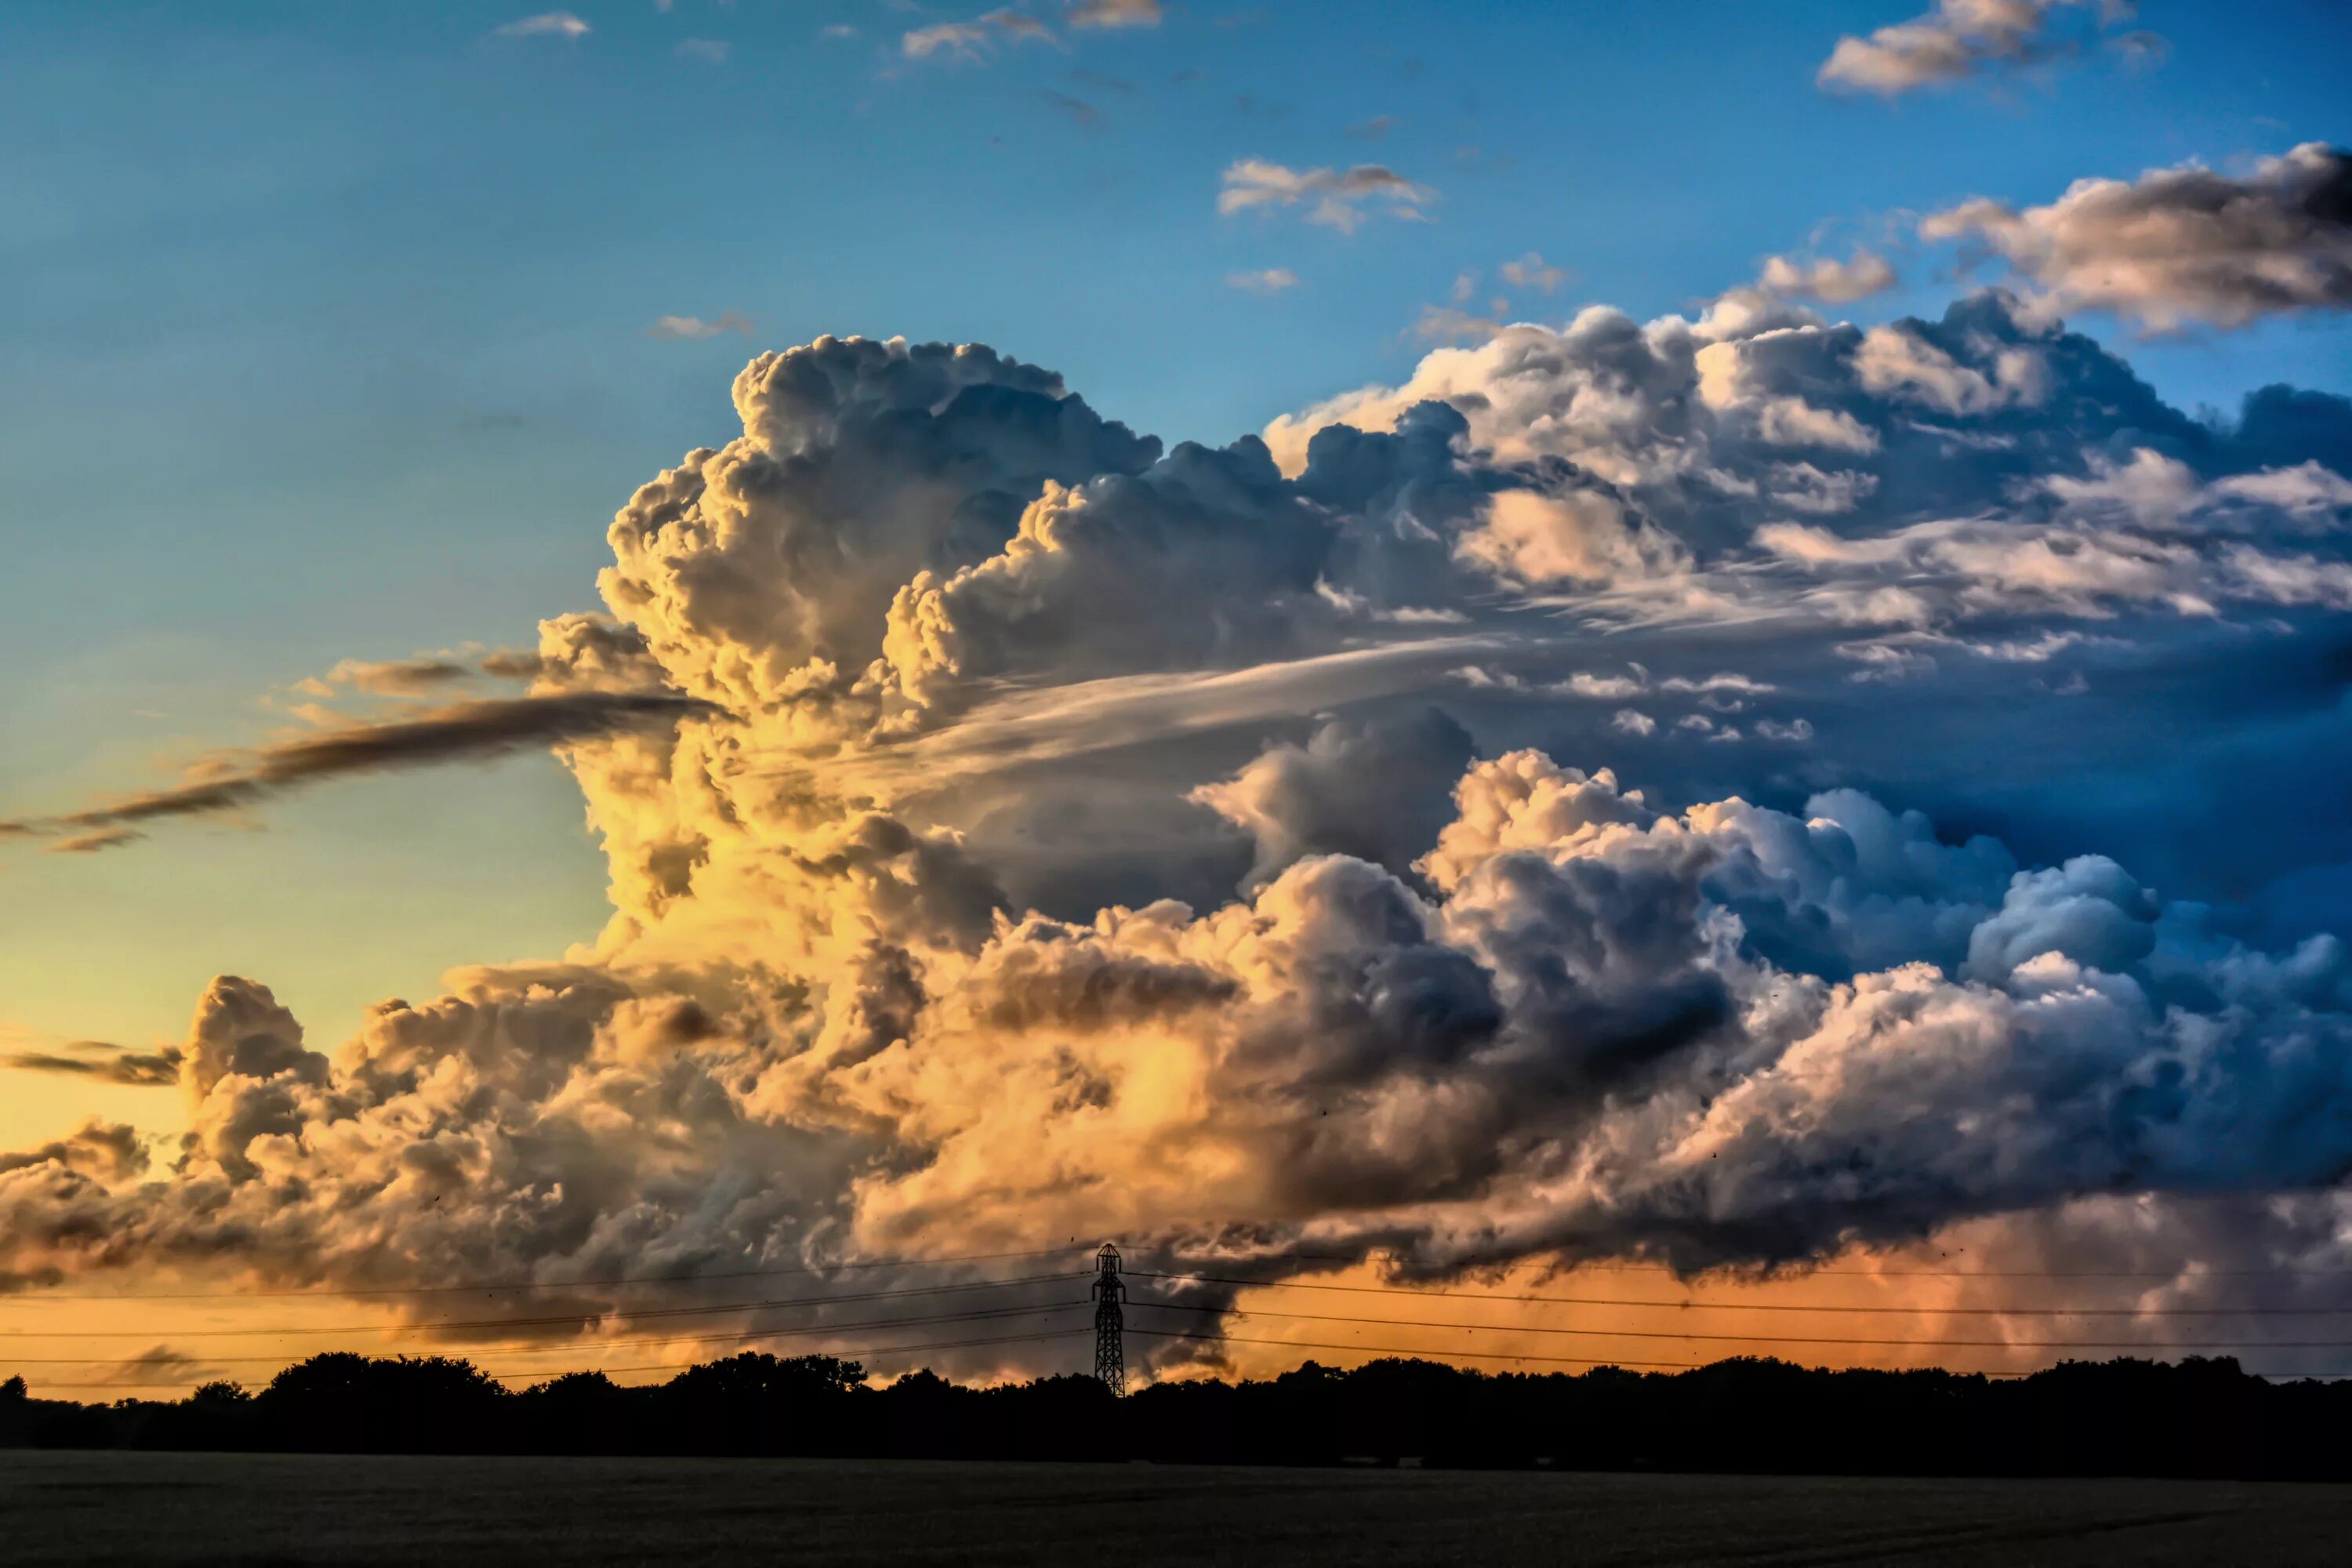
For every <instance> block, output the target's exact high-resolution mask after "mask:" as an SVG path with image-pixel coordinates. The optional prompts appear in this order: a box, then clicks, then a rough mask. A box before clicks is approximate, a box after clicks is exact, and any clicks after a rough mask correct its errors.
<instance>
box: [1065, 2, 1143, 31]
mask: <svg viewBox="0 0 2352 1568" xmlns="http://www.w3.org/2000/svg"><path fill="white" fill-rule="evenodd" d="M1067 15H1068V19H1069V24H1070V26H1073V27H1156V26H1160V0H1070V6H1069V11H1068V13H1067Z"/></svg>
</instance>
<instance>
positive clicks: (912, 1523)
mask: <svg viewBox="0 0 2352 1568" xmlns="http://www.w3.org/2000/svg"><path fill="white" fill-rule="evenodd" d="M2347 1542H2352V1488H2341V1487H2290V1486H2240V1485H2234V1484H2231V1483H2227V1482H2203V1481H2192V1482H2172V1481H1969V1480H1843V1479H1828V1480H1824V1479H1801V1478H1800V1479H1790V1478H1775V1477H1751V1476H1666V1475H1639V1476H1617V1475H1565V1474H1557V1475H1556V1474H1550V1473H1533V1474H1528V1473H1519V1474H1486V1473H1465V1472H1447V1471H1431V1470H1379V1471H1375V1470H1282V1469H1226V1468H1174V1467H1171V1468H1161V1467H1157V1466H1144V1465H1102V1466H1081V1465H984V1464H956V1463H898V1464H881V1463H868V1462H862V1461H844V1460H824V1459H515V1458H349V1457H342V1456H336V1457H307V1456H292V1455H278V1454H268V1455H238V1454H82V1453H36V1452H26V1451H11V1452H5V1453H0V1543H5V1544H0V1557H5V1560H6V1561H7V1562H8V1563H10V1564H12V1565H14V1568H31V1565H32V1564H36V1563H90V1562H118V1563H121V1562H136V1563H680V1562H686V1563H706V1562H758V1561H796V1562H828V1563H1092V1564H1096V1565H1097V1568H1099V1565H1100V1564H1103V1563H1117V1564H1122V1565H1124V1564H1134V1563H1743V1564H1769V1563H1876V1562H1895V1561H1901V1562H1919V1561H1927V1562H1934V1563H2000V1564H2012V1563H2343V1562H2345V1561H2347V1552H2352V1545H2347Z"/></svg>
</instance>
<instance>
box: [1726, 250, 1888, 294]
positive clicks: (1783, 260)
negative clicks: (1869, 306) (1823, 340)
mask: <svg viewBox="0 0 2352 1568" xmlns="http://www.w3.org/2000/svg"><path fill="white" fill-rule="evenodd" d="M1901 281H1902V279H1900V278H1898V277H1897V276H1896V275H1895V268H1894V267H1893V265H1892V264H1890V263H1889V262H1888V261H1887V259H1886V258H1885V257H1883V256H1880V255H1878V254H1877V253H1876V252H1874V251H1871V250H1865V249H1859V248H1858V249H1856V250H1855V251H1854V253H1853V255H1852V256H1850V257H1848V258H1846V259H1845V260H1843V261H1840V260H1837V259H1836V258H1833V257H1827V256H1823V257H1817V258H1814V259H1812V260H1811V261H1798V260H1794V259H1792V258H1789V257H1786V256H1775V257H1773V258H1770V259H1769V260H1767V261H1766V262H1765V263H1764V271H1763V273H1762V275H1761V276H1760V277H1759V279H1757V282H1758V284H1759V286H1760V287H1762V288H1765V289H1770V290H1772V291H1773V292H1774V293H1777V294H1787V295H1798V296H1802V297H1803V298H1806V299H1810V300H1822V302H1824V303H1826V304H1831V305H1843V304H1850V303H1852V302H1853V300H1866V299H1868V298H1870V296H1872V295H1873V294H1883V293H1885V291H1886V290H1887V289H1892V288H1894V287H1895V285H1896V284H1897V283H1899V282H1901Z"/></svg>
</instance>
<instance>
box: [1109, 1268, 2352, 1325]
mask: <svg viewBox="0 0 2352 1568" xmlns="http://www.w3.org/2000/svg"><path fill="white" fill-rule="evenodd" d="M1128 1272H1129V1274H1130V1275H1131V1276H1133V1277H1134V1278H1136V1279H1172V1280H1176V1281H1179V1282H1187V1281H1190V1282H1197V1283H1200V1284H1204V1285H1237V1286H1244V1287H1246V1288H1248V1289H1254V1290H1337V1291H1342V1292H1345V1293H1347V1294H1349V1295H1356V1296H1412V1297H1418V1298H1423V1299H1427V1298H1431V1297H1444V1298H1449V1299H1452V1300H1464V1301H1534V1302H1541V1303H1544V1304H1546V1305H1549V1306H1559V1307H1660V1308H1666V1307H1670V1308H1674V1309H1675V1310H1685V1311H1687V1310H1702V1311H1710V1312H1869V1313H1875V1314H1886V1315H1890V1316H1896V1317H1966V1318H2231V1317H2281V1318H2314V1317H2344V1316H2352V1306H2342V1307H1889V1306H1882V1305H1872V1306H1859V1307H1853V1306H1831V1305H1828V1304H1822V1305H1819V1306H1815V1305H1811V1304H1807V1303H1801V1302H1797V1303H1792V1302H1787V1301H1688V1300H1685V1301H1659V1300H1640V1299H1636V1300H1627V1299H1626V1298H1624V1297H1622V1296H1501V1295H1488V1294H1486V1293H1485V1292H1483V1291H1478V1290H1444V1289H1429V1290H1419V1289H1412V1288H1411V1287H1409V1286H1403V1285H1318V1284H1316V1283H1313V1282H1312V1281H1309V1280H1304V1279H1242V1278H1240V1277H1238V1276H1234V1275H1226V1274H1155V1273H1152V1272H1151V1271H1150V1270H1149V1269H1144V1268H1133V1269H1129V1271H1128Z"/></svg>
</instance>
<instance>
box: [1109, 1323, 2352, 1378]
mask: <svg viewBox="0 0 2352 1568" xmlns="http://www.w3.org/2000/svg"><path fill="white" fill-rule="evenodd" d="M1128 1332H1129V1333H1131V1334H1143V1335H1146V1336H1148V1337H1150V1338H1151V1339H1160V1340H1192V1341H1211V1342H1227V1343H1232V1344H1243V1345H1279V1346H1283V1347H1285V1348H1286V1349H1291V1350H1318V1351H1349V1352H1354V1353H1356V1354H1359V1355H1393V1356H1403V1357H1405V1358H1407V1359H1409V1360H1427V1359H1429V1358H1430V1357H1431V1356H1432V1355H1433V1354H1438V1355H1444V1356H1447V1357H1458V1358H1460V1359H1462V1360H1465V1361H1532V1362H1542V1363H1549V1364H1557V1365H1561V1366H1591V1367H1611V1366H1617V1367H1634V1366H1638V1367H1675V1368H1680V1369H1683V1370H1685V1371H1687V1370H1692V1369H1696V1368H1702V1367H1710V1366H1719V1365H1721V1364H1723V1363H1721V1362H1707V1361H1622V1360H1618V1359H1615V1358H1612V1359H1610V1360H1607V1361H1601V1360H1596V1359H1593V1358H1591V1357H1588V1356H1556V1355H1518V1354H1511V1353H1507V1352H1502V1351H1443V1352H1430V1351H1425V1350H1409V1349H1407V1348H1405V1347H1403V1346H1402V1345H1351V1344H1344V1343H1341V1342H1338V1341H1331V1340H1272V1339H1263V1338H1258V1337H1255V1336H1252V1335H1248V1334H1206V1333H1188V1332H1184V1331H1181V1330H1175V1329H1129V1331H1128ZM1846 1370H1848V1371H1859V1372H1946V1371H1949V1370H1950V1369H1948V1368H1946V1367H1940V1366H1932V1367H1854V1368H1848V1369H1846ZM2038 1370H2040V1371H2043V1372H2047V1371H2050V1370H2052V1369H2051V1368H2048V1367H2043V1368H2040V1369H2038ZM1953 1375H1954V1376H1957V1377H1987V1378H1999V1379H2003V1380H2007V1379H2013V1378H2025V1377H2031V1376H2032V1375H2033V1373H2030V1372H1979V1373H1953ZM2246 1375H2247V1376H2249V1377H2262V1378H2283V1379H2285V1380H2288V1381H2304V1382H2313V1383H2334V1382H2338V1381H2342V1380H2344V1379H2345V1378H2347V1377H2352V1373H2301V1372H2293V1373H2281V1372H2250V1373H2246Z"/></svg>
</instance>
